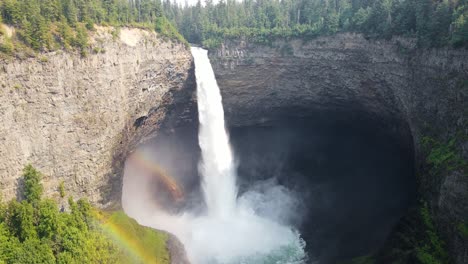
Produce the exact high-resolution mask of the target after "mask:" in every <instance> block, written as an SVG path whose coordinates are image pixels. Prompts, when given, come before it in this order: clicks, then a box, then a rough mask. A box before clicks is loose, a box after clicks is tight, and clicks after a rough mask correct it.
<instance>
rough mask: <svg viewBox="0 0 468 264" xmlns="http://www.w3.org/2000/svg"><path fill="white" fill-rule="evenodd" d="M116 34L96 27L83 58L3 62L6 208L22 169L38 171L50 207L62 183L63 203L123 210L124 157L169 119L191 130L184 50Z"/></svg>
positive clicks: (135, 32)
mask: <svg viewBox="0 0 468 264" xmlns="http://www.w3.org/2000/svg"><path fill="white" fill-rule="evenodd" d="M116 33H117V31H115V29H113V28H110V27H98V28H97V30H96V31H94V32H92V36H91V39H90V46H91V47H90V49H89V51H90V53H89V55H88V56H86V57H81V56H80V55H78V54H75V53H73V52H62V51H56V52H51V53H46V54H40V55H38V56H37V57H34V58H27V59H22V60H19V59H5V60H2V61H1V65H0V116H1V122H0V146H1V147H0V159H1V160H2V162H1V163H0V190H2V196H3V199H11V198H14V197H15V196H17V195H18V194H17V193H18V192H17V191H18V190H19V189H21V181H20V176H21V174H22V169H23V167H24V166H25V165H26V164H32V165H33V166H34V167H36V168H37V169H39V170H40V171H41V172H43V174H44V177H43V183H44V187H45V194H46V195H47V196H49V197H50V196H52V197H54V196H55V197H57V196H58V195H59V194H58V186H59V185H60V183H61V182H64V187H65V191H66V193H67V195H73V197H75V198H79V197H86V198H88V199H89V200H90V201H91V202H92V203H94V204H97V205H100V206H101V207H110V206H113V205H116V206H118V205H119V203H120V197H121V195H120V192H121V183H122V170H123V162H124V160H125V157H126V156H127V154H128V153H129V152H130V151H132V149H134V148H135V146H136V145H137V144H138V143H141V142H143V141H144V140H145V138H148V137H151V135H153V134H154V132H155V131H157V129H158V128H159V127H160V126H161V125H163V124H164V123H165V122H166V123H167V122H169V121H168V120H169V119H171V118H172V119H173V120H177V122H178V123H183V122H185V121H190V120H189V119H190V118H191V117H190V116H188V115H187V111H188V112H190V111H192V112H193V110H191V109H188V110H187V109H185V108H184V107H190V106H192V107H193V105H194V104H192V102H193V99H194V98H193V90H194V89H195V84H194V77H193V61H192V56H191V54H190V50H189V49H188V47H186V46H185V45H183V44H180V43H176V42H173V41H170V40H165V39H163V38H162V37H159V36H158V35H157V34H156V33H154V32H149V31H144V30H140V29H132V28H123V29H121V30H120V32H119V33H118V34H116ZM181 105H182V106H181ZM174 106H179V107H178V109H176V110H174V108H175V107H174ZM171 116H172V117H171ZM171 122H172V121H171ZM172 123H174V122H172Z"/></svg>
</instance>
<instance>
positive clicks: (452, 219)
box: [210, 34, 468, 263]
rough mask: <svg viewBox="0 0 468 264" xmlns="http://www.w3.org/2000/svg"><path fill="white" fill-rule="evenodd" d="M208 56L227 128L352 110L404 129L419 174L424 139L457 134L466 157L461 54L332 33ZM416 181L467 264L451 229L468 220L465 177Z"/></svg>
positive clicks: (467, 76)
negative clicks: (391, 121) (410, 138)
mask: <svg viewBox="0 0 468 264" xmlns="http://www.w3.org/2000/svg"><path fill="white" fill-rule="evenodd" d="M210 59H211V61H212V64H213V67H214V71H215V74H216V77H217V80H218V83H219V86H220V88H221V92H222V95H223V103H224V105H225V110H226V116H227V120H228V123H230V125H232V126H236V125H243V124H246V123H261V122H267V121H269V120H272V119H274V118H277V117H278V116H283V117H284V116H286V117H287V116H288V115H296V116H298V115H299V116H307V115H309V114H311V113H313V112H326V111H329V112H330V111H336V110H337V109H340V110H341V111H349V112H353V111H356V112H361V113H365V114H367V115H369V116H370V117H371V118H374V119H376V120H379V119H381V120H385V119H387V118H393V119H397V120H401V122H402V124H406V126H409V128H410V130H411V134H412V136H413V141H414V147H415V155H416V157H415V159H416V161H417V164H418V165H417V168H416V173H417V174H418V175H421V174H423V173H426V172H427V171H426V168H427V162H426V157H425V154H427V153H424V152H423V151H422V139H423V137H424V136H430V137H433V138H437V139H439V140H442V141H445V140H448V139H450V138H453V137H455V136H457V135H460V134H461V135H462V136H461V137H459V138H458V139H459V140H458V142H459V145H458V149H464V153H463V158H464V159H465V160H466V159H467V158H468V152H467V151H466V149H467V148H466V146H467V144H468V143H467V142H466V138H467V137H466V135H467V131H468V126H467V123H468V122H467V121H468V120H467V116H468V115H467V109H468V103H467V99H468V52H466V51H465V50H452V49H433V50H421V49H418V48H417V47H416V45H415V42H414V41H412V40H410V39H403V38H395V39H392V40H390V41H382V40H367V39H365V38H364V37H363V36H362V35H357V34H338V35H335V36H328V37H319V38H316V39H313V40H310V41H301V40H289V41H284V40H283V41H274V42H272V43H270V44H269V45H258V44H254V43H250V42H248V41H243V40H236V41H234V40H231V41H226V42H225V43H224V44H223V46H222V47H221V48H219V49H217V50H211V51H210ZM388 129H400V128H399V127H398V126H397V127H389V128H388ZM428 178H429V179H428ZM419 182H420V184H421V185H424V186H420V187H421V188H420V189H421V190H422V195H423V196H424V197H425V198H426V199H428V200H430V201H431V204H432V208H434V215H435V218H436V222H437V226H438V229H439V230H440V231H441V233H442V234H443V236H444V238H445V240H446V241H448V243H449V248H450V250H451V253H452V256H454V258H455V260H456V263H466V261H468V241H467V238H466V237H465V238H463V237H462V234H461V233H460V232H459V231H458V230H457V228H456V225H457V224H458V223H463V222H467V221H468V177H467V175H464V174H463V172H462V171H451V172H447V173H442V174H440V175H437V176H436V177H432V178H431V177H425V179H424V180H423V179H421V177H419Z"/></svg>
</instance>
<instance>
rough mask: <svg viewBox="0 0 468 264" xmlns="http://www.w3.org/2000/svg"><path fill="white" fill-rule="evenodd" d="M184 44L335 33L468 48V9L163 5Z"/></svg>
mask: <svg viewBox="0 0 468 264" xmlns="http://www.w3.org/2000/svg"><path fill="white" fill-rule="evenodd" d="M163 7H164V11H165V14H166V16H167V17H168V18H169V19H170V20H171V21H172V22H173V23H174V24H175V25H177V27H178V28H179V31H180V32H181V33H182V34H183V35H184V36H185V38H186V39H187V40H188V41H190V42H192V43H198V44H203V45H205V46H209V47H215V46H218V45H219V44H220V43H221V41H222V40H224V39H225V38H237V37H246V38H248V39H249V40H251V41H255V42H260V43H270V42H271V41H272V40H273V39H275V38H278V37H281V38H290V37H300V38H305V39H308V38H312V37H316V36H319V35H327V34H334V33H336V32H361V33H364V34H366V35H367V36H369V37H377V38H390V37H391V36H394V35H403V36H410V37H417V38H418V40H419V45H420V46H443V45H453V46H456V47H468V4H467V0H461V1H448V0H441V1H431V0H370V1H368V0H338V1H323V0H281V1H280V0H243V1H235V0H224V1H220V2H218V3H217V4H213V1H212V0H208V1H207V2H206V5H205V6H202V4H201V2H200V1H199V2H198V4H197V5H195V6H184V7H180V6H178V5H175V4H172V3H171V1H170V0H165V1H164V3H163Z"/></svg>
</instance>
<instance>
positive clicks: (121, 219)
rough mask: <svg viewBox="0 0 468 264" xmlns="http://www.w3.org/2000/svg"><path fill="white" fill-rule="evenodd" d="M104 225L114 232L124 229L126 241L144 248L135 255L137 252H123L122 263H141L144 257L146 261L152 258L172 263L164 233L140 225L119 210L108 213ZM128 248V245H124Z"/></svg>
mask: <svg viewBox="0 0 468 264" xmlns="http://www.w3.org/2000/svg"><path fill="white" fill-rule="evenodd" d="M105 218H106V221H105V222H104V225H103V226H104V227H105V228H107V229H108V230H111V231H112V234H114V233H115V232H116V231H115V230H119V231H120V232H122V231H124V232H125V234H123V235H122V234H120V235H121V236H124V237H125V238H124V239H125V241H126V242H125V243H131V244H132V247H135V248H137V249H144V252H140V255H134V253H135V252H131V251H128V252H123V253H125V254H122V256H121V257H120V260H121V262H120V263H140V262H141V261H142V260H141V259H140V258H144V259H143V260H144V263H145V264H146V263H148V261H151V260H157V261H158V262H157V263H170V258H169V254H168V252H167V249H166V240H167V235H166V234H164V233H158V232H155V231H154V230H153V229H151V228H148V227H144V226H140V225H139V224H138V223H137V222H136V221H135V220H134V219H132V218H129V217H128V216H127V215H126V214H125V213H124V212H122V211H118V212H114V213H113V214H111V215H107V216H106V217H105ZM122 248H123V249H125V250H128V248H127V245H125V246H123V247H122Z"/></svg>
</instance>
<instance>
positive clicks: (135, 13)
mask: <svg viewBox="0 0 468 264" xmlns="http://www.w3.org/2000/svg"><path fill="white" fill-rule="evenodd" d="M0 14H1V16H0V22H3V23H5V24H8V25H11V26H14V27H15V28H16V29H17V33H18V34H17V35H18V41H16V42H15V39H9V38H8V37H6V34H5V30H4V29H2V27H1V26H0V37H2V38H4V39H3V41H2V42H0V51H3V52H4V53H12V52H13V51H14V49H20V48H22V47H21V44H24V45H25V47H31V48H32V49H34V50H40V51H50V50H55V49H60V48H65V49H70V48H78V49H80V50H81V51H82V53H83V54H84V53H85V52H86V48H87V46H88V32H89V31H92V30H94V25H95V24H99V25H112V26H115V27H119V26H134V27H144V28H150V29H154V30H156V31H157V32H159V33H161V34H162V35H164V36H168V37H170V38H178V39H179V40H182V37H181V36H180V35H179V34H178V33H177V30H176V29H175V28H174V27H173V26H172V24H171V23H169V22H168V21H167V19H166V18H165V16H164V15H163V10H162V6H161V3H160V2H159V1H154V0H1V1H0ZM14 44H15V45H14ZM23 48H24V47H23Z"/></svg>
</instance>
